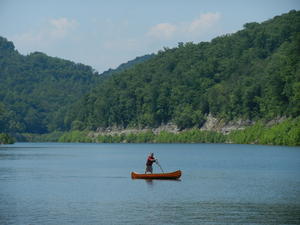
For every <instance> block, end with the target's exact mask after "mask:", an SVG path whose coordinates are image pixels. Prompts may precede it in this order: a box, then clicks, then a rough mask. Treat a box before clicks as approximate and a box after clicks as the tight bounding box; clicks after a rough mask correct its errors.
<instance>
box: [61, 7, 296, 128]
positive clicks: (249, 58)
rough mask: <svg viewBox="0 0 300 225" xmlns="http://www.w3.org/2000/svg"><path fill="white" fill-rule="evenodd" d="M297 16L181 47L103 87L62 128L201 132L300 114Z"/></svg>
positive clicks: (250, 25)
mask: <svg viewBox="0 0 300 225" xmlns="http://www.w3.org/2000/svg"><path fill="white" fill-rule="evenodd" d="M299 52H300V12H298V11H291V12H289V13H287V14H284V15H282V16H277V17H275V18H273V19H271V20H268V21H265V22H263V23H261V24H259V23H255V22H253V23H247V24H245V25H244V29H243V30H241V31H238V32H236V33H234V34H228V35H224V36H221V37H217V38H215V39H213V40H212V41H211V42H200V43H198V44H194V43H179V44H178V47H176V48H172V49H169V48H164V50H162V51H160V52H158V54H157V55H156V56H155V57H152V58H150V59H149V60H147V61H146V62H143V63H140V64H138V65H136V66H134V67H132V68H130V69H127V70H125V71H123V72H120V73H115V74H112V75H111V77H110V79H107V80H105V81H104V82H102V83H100V84H99V85H98V86H97V87H96V88H95V89H93V91H92V92H90V93H89V94H87V95H86V96H84V97H83V98H82V99H81V100H80V101H79V102H77V103H76V104H74V105H73V106H72V110H69V111H68V112H67V113H66V115H65V122H66V123H67V124H66V127H70V128H72V127H76V129H79V130H84V129H88V130H95V129H97V128H99V127H108V126H117V127H122V128H127V127H157V126H160V125H161V124H166V123H169V122H172V123H175V124H176V125H177V126H178V127H179V128H180V129H186V128H200V127H201V126H202V125H203V123H204V122H205V120H206V115H208V114H209V113H210V114H212V115H213V116H215V117H217V118H222V119H225V120H228V121H230V120H236V119H239V118H240V119H250V120H254V121H256V120H261V119H265V120H271V119H273V118H276V117H284V116H285V117H292V118H295V117H297V116H299V114H300V54H299Z"/></svg>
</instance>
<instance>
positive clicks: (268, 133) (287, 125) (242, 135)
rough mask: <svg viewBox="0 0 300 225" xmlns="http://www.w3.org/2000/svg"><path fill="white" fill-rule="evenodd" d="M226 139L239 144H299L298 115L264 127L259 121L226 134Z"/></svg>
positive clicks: (299, 118)
mask: <svg viewBox="0 0 300 225" xmlns="http://www.w3.org/2000/svg"><path fill="white" fill-rule="evenodd" d="M228 140H229V141H230V142H233V143H240V144H253V143H255V144H264V145H290V146H299V145H300V117H297V118H295V119H287V120H285V121H284V122H282V123H280V124H276V125H274V126H271V127H266V126H265V125H264V124H263V123H261V122H259V123H257V124H255V125H254V126H252V127H248V128H246V129H245V130H240V131H234V132H232V133H230V135H229V136H228Z"/></svg>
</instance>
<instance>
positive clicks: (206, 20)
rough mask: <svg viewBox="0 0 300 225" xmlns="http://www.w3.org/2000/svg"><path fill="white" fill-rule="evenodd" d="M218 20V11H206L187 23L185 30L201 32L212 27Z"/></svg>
mask: <svg viewBox="0 0 300 225" xmlns="http://www.w3.org/2000/svg"><path fill="white" fill-rule="evenodd" d="M219 20H220V14H219V13H206V14H202V15H200V17H199V18H197V19H195V20H194V21H192V22H191V23H190V24H188V27H187V28H188V29H187V31H188V32H190V33H198V32H199V33H201V32H204V31H206V30H207V29H209V28H211V27H213V26H214V25H215V24H216V23H217V22H218V21H219Z"/></svg>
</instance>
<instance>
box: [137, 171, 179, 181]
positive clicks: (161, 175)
mask: <svg viewBox="0 0 300 225" xmlns="http://www.w3.org/2000/svg"><path fill="white" fill-rule="evenodd" d="M180 176H181V171H180V170H177V171H175V172H172V173H152V174H151V173H147V174H144V173H140V174H139V173H135V172H131V178H132V179H178V178H179V177H180Z"/></svg>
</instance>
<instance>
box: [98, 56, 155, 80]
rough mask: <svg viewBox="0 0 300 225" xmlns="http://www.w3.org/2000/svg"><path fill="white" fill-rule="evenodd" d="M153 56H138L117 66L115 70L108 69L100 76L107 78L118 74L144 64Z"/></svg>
mask: <svg viewBox="0 0 300 225" xmlns="http://www.w3.org/2000/svg"><path fill="white" fill-rule="evenodd" d="M154 56H155V54H147V55H143V56H138V57H136V58H135V59H133V60H129V61H128V62H126V63H122V64H121V65H119V66H118V67H117V68H116V69H111V68H110V69H108V70H106V71H104V72H103V73H101V76H103V77H108V76H110V75H112V74H114V73H119V72H123V71H124V70H126V69H129V68H131V67H133V66H135V65H137V64H139V63H142V62H145V61H147V60H148V59H151V58H152V57H154Z"/></svg>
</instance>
